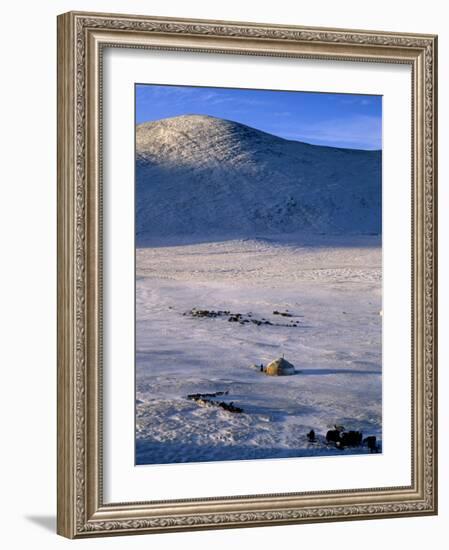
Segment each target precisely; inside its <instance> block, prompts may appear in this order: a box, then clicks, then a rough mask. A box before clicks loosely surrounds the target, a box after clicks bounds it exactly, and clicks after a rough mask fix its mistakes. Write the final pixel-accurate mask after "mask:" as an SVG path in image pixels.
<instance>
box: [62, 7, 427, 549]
mask: <svg viewBox="0 0 449 550" xmlns="http://www.w3.org/2000/svg"><path fill="white" fill-rule="evenodd" d="M436 53H437V38H436V36H433V35H423V34H404V33H387V32H377V31H376V32H375V31H362V30H342V29H323V28H305V27H295V26H279V25H264V24H255V23H237V22H222V21H205V20H187V19H170V18H156V17H143V16H131V15H110V14H96V13H80V12H70V13H66V14H63V15H61V16H59V17H58V532H59V534H61V535H63V536H66V537H70V538H83V537H89V536H104V535H119V534H135V533H152V532H162V531H181V530H192V529H216V528H230V527H251V526H261V525H276V524H287V523H305V522H319V521H340V520H351V519H371V518H377V519H378V518H387V517H401V516H420V515H429V514H436V513H437V440H436V420H437V418H436V411H437V407H436V405H437V402H436V399H437V394H436V366H437V365H436V353H437V341H436V335H437V330H436V329H437V312H436V292H437V286H436V285H437V280H436V261H437V247H436V244H437V240H436V232H437V227H436V155H437V150H436V148H437V127H436V122H437V113H436V105H437V103H436V90H437V81H436V78H437V66H436V59H437V57H436Z"/></svg>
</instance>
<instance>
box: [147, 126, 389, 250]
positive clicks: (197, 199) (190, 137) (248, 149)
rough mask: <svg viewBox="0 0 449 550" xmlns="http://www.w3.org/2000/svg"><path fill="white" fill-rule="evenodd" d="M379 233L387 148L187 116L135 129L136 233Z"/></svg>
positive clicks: (205, 235)
mask: <svg viewBox="0 0 449 550" xmlns="http://www.w3.org/2000/svg"><path fill="white" fill-rule="evenodd" d="M293 232H303V233H307V234H323V233H324V234H326V233H329V234H367V233H369V234H372V233H376V234H377V233H380V232H381V152H380V151H360V150H352V149H338V148H332V147H321V146H315V145H309V144H306V143H301V142H297V141H289V140H285V139H282V138H280V137H277V136H274V135H271V134H268V133H265V132H262V131H260V130H256V129H254V128H250V127H248V126H245V125H243V124H239V123H237V122H232V121H228V120H223V119H218V118H214V117H210V116H202V115H201V116H200V115H185V116H179V117H174V118H168V119H162V120H159V121H155V122H147V123H143V124H140V125H138V126H137V129H136V240H137V244H138V245H143V244H144V243H145V242H146V241H148V240H151V239H153V238H159V237H186V236H192V237H198V238H213V237H214V236H217V237H232V238H241V237H250V236H257V235H276V234H280V233H293Z"/></svg>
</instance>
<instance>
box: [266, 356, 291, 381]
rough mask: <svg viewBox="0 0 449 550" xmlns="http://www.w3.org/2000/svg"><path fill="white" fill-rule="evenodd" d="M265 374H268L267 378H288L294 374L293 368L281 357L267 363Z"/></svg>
mask: <svg viewBox="0 0 449 550" xmlns="http://www.w3.org/2000/svg"><path fill="white" fill-rule="evenodd" d="M265 374H268V376H289V375H290V374H295V367H294V365H292V364H291V363H289V362H288V361H287V360H286V359H284V358H283V357H279V359H275V360H274V361H271V363H268V365H267V366H266V367H265Z"/></svg>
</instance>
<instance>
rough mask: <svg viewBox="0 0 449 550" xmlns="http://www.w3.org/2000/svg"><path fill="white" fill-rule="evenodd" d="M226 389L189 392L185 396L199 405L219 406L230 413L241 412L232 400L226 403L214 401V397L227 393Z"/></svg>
mask: <svg viewBox="0 0 449 550" xmlns="http://www.w3.org/2000/svg"><path fill="white" fill-rule="evenodd" d="M228 393H229V392H228V391H216V392H214V393H191V394H189V395H188V396H187V399H190V400H191V401H195V402H196V403H198V404H199V405H212V406H214V407H220V408H221V409H224V410H225V411H228V412H231V413H242V412H243V409H242V408H241V407H237V406H236V405H234V402H233V401H231V402H230V403H226V401H215V399H213V398H214V397H218V396H219V395H228Z"/></svg>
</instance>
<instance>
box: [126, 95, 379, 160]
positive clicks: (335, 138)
mask: <svg viewBox="0 0 449 550" xmlns="http://www.w3.org/2000/svg"><path fill="white" fill-rule="evenodd" d="M185 114H202V115H211V116H216V117H220V118H226V119H229V120H234V121H236V122H241V123H243V124H247V125H248V126H252V127H253V128H257V129H259V130H263V131H265V132H269V133H271V134H275V135H277V136H280V137H284V138H286V139H293V140H297V141H305V142H307V143H313V144H316V145H329V146H332V147H349V148H355V149H381V148H382V98H381V96H374V95H355V94H332V93H313V92H285V91H269V90H241V89H235V88H199V87H193V86H161V85H153V84H137V85H136V122H137V124H139V123H141V122H147V121H152V120H159V119H161V118H167V117H173V116H179V115H185Z"/></svg>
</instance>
